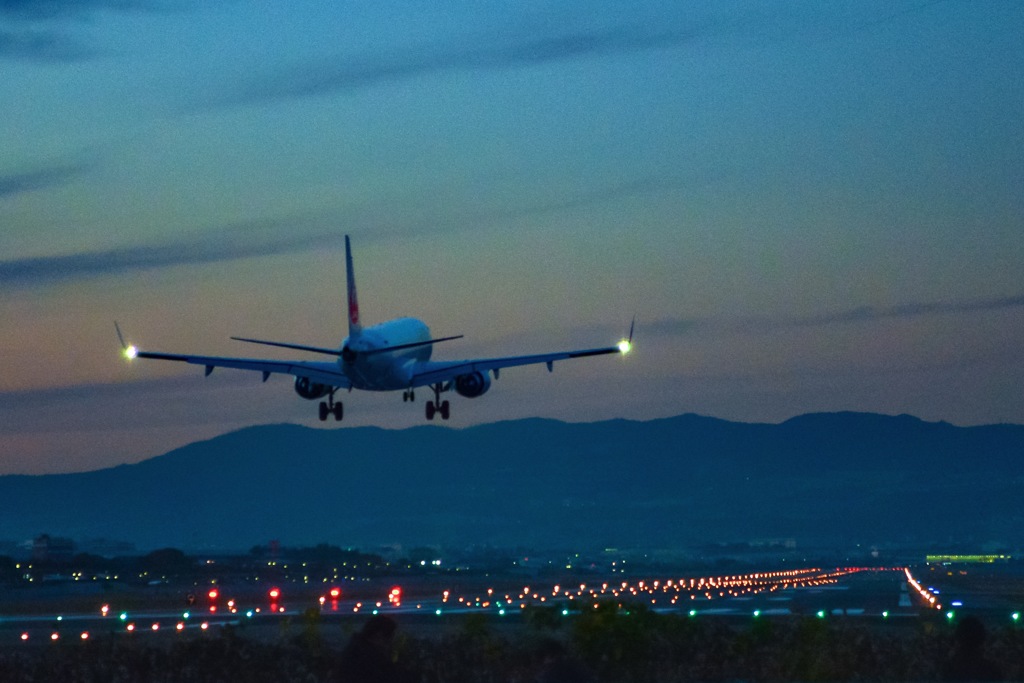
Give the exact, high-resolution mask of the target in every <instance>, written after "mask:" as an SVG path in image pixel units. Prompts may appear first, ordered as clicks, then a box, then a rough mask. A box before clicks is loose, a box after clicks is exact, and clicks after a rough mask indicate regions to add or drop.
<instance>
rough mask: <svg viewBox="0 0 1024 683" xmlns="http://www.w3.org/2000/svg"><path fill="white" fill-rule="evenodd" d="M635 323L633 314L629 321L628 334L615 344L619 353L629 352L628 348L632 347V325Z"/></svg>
mask: <svg viewBox="0 0 1024 683" xmlns="http://www.w3.org/2000/svg"><path fill="white" fill-rule="evenodd" d="M635 325H636V316H635V315H634V316H633V321H632V322H631V323H629V336H628V337H627V338H625V339H623V340H622V341H620V342H619V343H618V344H617V346H618V347H619V353H621V354H622V355H623V356H625V355H626V354H627V353H629V351H630V349H632V348H633V327H634V326H635Z"/></svg>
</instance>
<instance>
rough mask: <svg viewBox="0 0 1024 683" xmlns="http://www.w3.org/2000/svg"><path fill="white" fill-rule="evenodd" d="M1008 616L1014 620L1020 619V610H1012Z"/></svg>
mask: <svg viewBox="0 0 1024 683" xmlns="http://www.w3.org/2000/svg"><path fill="white" fill-rule="evenodd" d="M1010 618H1011V619H1013V620H1014V621H1020V612H1014V613H1013V614H1011V615H1010Z"/></svg>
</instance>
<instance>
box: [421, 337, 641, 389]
mask: <svg viewBox="0 0 1024 683" xmlns="http://www.w3.org/2000/svg"><path fill="white" fill-rule="evenodd" d="M623 344H626V345H625V346H624V345H623ZM628 350H629V347H628V343H627V342H623V343H620V345H618V346H605V347H602V348H599V349H581V350H577V351H560V352H557V353H538V354H535V355H531V356H505V357H503V358H479V359H476V360H453V361H427V362H425V363H418V364H417V365H416V369H415V370H414V371H413V381H412V385H413V386H414V387H421V386H425V385H430V384H436V383H438V382H448V381H451V380H453V379H455V378H456V377H458V376H459V375H465V374H467V373H470V372H487V371H497V370H501V369H502V368H512V367H516V366H519V365H536V364H538V363H547V366H548V370H549V371H550V370H551V369H552V367H553V364H554V362H555V361H559V360H569V359H572V358H586V357H587V356H602V355H604V354H608V353H626V352H627V351H628ZM495 374H497V372H495Z"/></svg>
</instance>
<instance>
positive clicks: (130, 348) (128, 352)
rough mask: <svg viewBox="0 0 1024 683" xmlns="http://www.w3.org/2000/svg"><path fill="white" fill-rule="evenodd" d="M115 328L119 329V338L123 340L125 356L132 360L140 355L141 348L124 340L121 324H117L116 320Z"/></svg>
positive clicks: (120, 340)
mask: <svg viewBox="0 0 1024 683" xmlns="http://www.w3.org/2000/svg"><path fill="white" fill-rule="evenodd" d="M114 329H115V330H117V340H118V341H119V342H121V353H123V354H124V357H125V358H127V359H128V360H131V359H132V358H135V357H136V356H137V355H139V350H138V349H137V348H136V347H135V346H134V345H133V344H129V343H128V342H126V341H125V340H124V335H123V334H121V326H120V325H118V324H117V321H116V320H115V321H114Z"/></svg>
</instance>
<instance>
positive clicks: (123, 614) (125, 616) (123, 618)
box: [121, 612, 128, 621]
mask: <svg viewBox="0 0 1024 683" xmlns="http://www.w3.org/2000/svg"><path fill="white" fill-rule="evenodd" d="M127 618H128V613H127V612H121V621H125V620H126V619H127Z"/></svg>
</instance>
